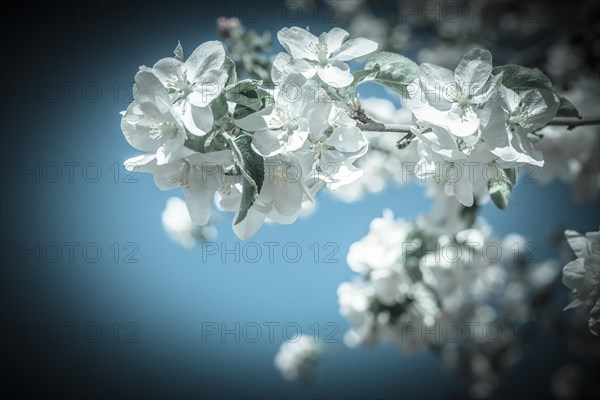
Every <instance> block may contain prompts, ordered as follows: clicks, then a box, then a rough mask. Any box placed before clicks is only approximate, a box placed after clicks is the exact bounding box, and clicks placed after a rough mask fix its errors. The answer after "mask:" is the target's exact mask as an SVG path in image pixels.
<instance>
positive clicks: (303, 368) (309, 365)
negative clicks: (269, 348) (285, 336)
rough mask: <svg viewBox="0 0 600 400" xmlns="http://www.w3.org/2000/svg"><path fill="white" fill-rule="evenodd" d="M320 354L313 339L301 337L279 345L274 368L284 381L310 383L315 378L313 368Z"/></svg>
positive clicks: (318, 347)
mask: <svg viewBox="0 0 600 400" xmlns="http://www.w3.org/2000/svg"><path fill="white" fill-rule="evenodd" d="M322 352H323V348H322V346H321V345H320V344H319V343H318V342H317V341H315V338H313V337H312V336H307V335H303V336H300V337H299V338H297V340H295V341H289V342H284V343H283V344H282V345H281V347H280V348H279V351H278V352H277V354H276V355H275V367H276V368H277V369H278V370H279V372H281V374H282V375H283V377H284V378H285V379H286V380H290V381H293V380H301V381H304V382H311V381H313V380H314V379H315V378H316V375H315V368H316V364H317V362H318V361H319V357H320V356H321V354H322Z"/></svg>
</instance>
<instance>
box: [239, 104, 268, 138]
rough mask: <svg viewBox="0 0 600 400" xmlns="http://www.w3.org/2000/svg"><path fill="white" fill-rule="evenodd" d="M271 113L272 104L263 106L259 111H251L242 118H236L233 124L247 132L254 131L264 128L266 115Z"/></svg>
mask: <svg viewBox="0 0 600 400" xmlns="http://www.w3.org/2000/svg"><path fill="white" fill-rule="evenodd" d="M272 113H273V106H269V107H265V108H263V109H262V110H260V111H257V112H255V113H252V114H250V115H248V116H246V117H244V118H240V119H236V120H235V124H236V125H237V126H239V127H240V128H242V129H243V130H245V131H248V132H256V131H260V130H263V129H266V128H267V126H268V124H267V120H268V117H269V116H270V115H271V114H272Z"/></svg>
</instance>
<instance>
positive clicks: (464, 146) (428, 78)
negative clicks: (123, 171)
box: [406, 49, 560, 208]
mask: <svg viewBox="0 0 600 400" xmlns="http://www.w3.org/2000/svg"><path fill="white" fill-rule="evenodd" d="M534 71H535V70H528V69H526V68H523V67H518V66H505V67H496V68H494V67H493V66H492V55H491V53H490V52H489V51H487V50H481V49H473V50H470V51H469V52H467V54H465V56H464V57H463V58H462V60H461V61H460V63H459V64H458V66H457V67H456V69H455V70H454V71H451V70H449V69H446V68H443V67H439V66H436V65H433V64H421V65H420V66H419V71H418V78H417V79H416V80H415V82H414V84H413V87H411V88H409V89H410V93H409V96H408V97H407V99H406V100H407V105H408V107H410V109H411V111H412V112H413V114H414V116H415V118H416V120H417V124H418V128H417V129H416V130H415V135H417V136H418V137H419V139H420V142H419V144H420V154H421V158H420V160H419V163H418V164H417V169H416V171H417V174H418V175H419V176H421V177H432V178H434V179H435V180H436V182H437V183H438V184H440V185H441V186H442V187H443V188H444V191H445V193H446V194H447V195H449V196H455V197H456V199H457V200H458V201H459V202H460V203H461V204H463V205H465V206H471V205H473V202H474V197H475V196H474V194H475V195H476V194H481V193H486V192H489V194H490V196H491V198H492V200H493V201H494V203H495V204H496V205H497V206H498V207H500V208H505V207H506V205H507V202H508V196H509V195H510V190H511V189H512V186H513V185H514V184H515V181H516V179H515V178H516V170H517V168H519V167H521V166H523V165H526V164H529V165H532V166H536V167H541V166H543V165H544V160H543V156H542V153H541V152H539V151H537V150H536V149H535V148H534V146H533V144H532V140H531V139H530V137H528V135H531V134H533V133H534V132H535V131H536V130H538V129H540V128H542V127H544V126H545V125H546V124H548V122H550V121H551V120H552V119H553V118H554V117H556V115H557V112H558V109H559V105H560V99H559V98H558V96H557V95H556V94H554V91H553V90H552V86H551V83H550V81H549V80H548V78H547V77H545V76H544V75H543V74H542V73H541V72H534Z"/></svg>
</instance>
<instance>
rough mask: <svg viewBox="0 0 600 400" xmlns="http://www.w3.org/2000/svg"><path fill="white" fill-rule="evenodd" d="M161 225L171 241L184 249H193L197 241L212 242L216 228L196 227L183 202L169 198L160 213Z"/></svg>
mask: <svg viewBox="0 0 600 400" xmlns="http://www.w3.org/2000/svg"><path fill="white" fill-rule="evenodd" d="M162 223H163V227H164V228H165V231H167V233H168V234H169V236H170V237H171V239H173V240H174V241H175V242H177V243H179V244H180V245H181V246H183V247H185V248H191V247H193V246H194V245H195V244H196V243H197V242H198V241H199V240H214V239H216V237H217V228H215V226H214V225H212V224H207V225H203V226H200V225H196V224H194V223H193V222H192V219H191V218H190V214H189V212H188V209H187V206H186V205H185V201H183V200H181V199H180V198H179V197H171V198H170V199H169V200H168V201H167V206H166V207H165V209H164V211H163V212H162Z"/></svg>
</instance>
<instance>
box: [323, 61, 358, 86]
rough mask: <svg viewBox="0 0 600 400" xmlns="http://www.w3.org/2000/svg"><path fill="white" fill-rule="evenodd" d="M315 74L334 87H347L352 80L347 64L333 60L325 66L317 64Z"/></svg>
mask: <svg viewBox="0 0 600 400" xmlns="http://www.w3.org/2000/svg"><path fill="white" fill-rule="evenodd" d="M316 69H317V75H319V78H321V80H322V81H323V82H325V83H326V84H328V85H329V86H331V87H334V88H343V87H347V86H348V85H350V84H351V83H352V81H354V76H352V73H351V72H350V67H348V65H347V64H345V63H343V62H341V61H338V62H336V60H334V61H333V62H332V63H331V64H327V65H326V66H325V67H321V66H317V67H316Z"/></svg>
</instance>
